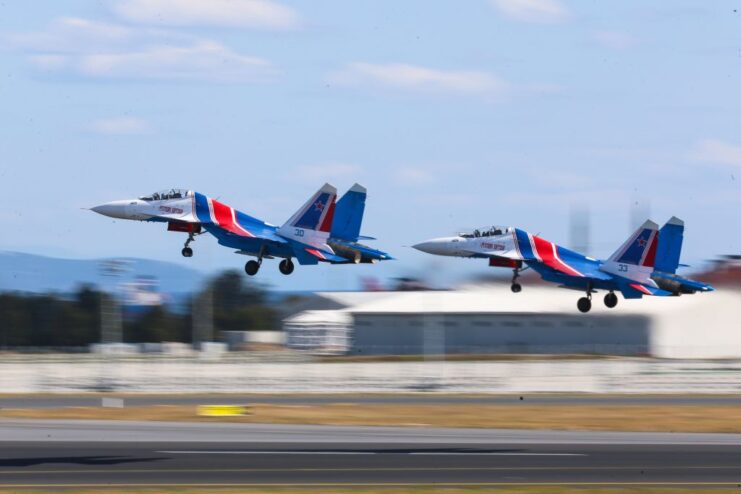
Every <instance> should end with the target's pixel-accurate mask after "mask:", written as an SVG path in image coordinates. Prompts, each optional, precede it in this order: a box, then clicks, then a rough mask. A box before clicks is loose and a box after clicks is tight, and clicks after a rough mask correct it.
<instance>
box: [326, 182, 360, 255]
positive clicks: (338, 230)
mask: <svg viewBox="0 0 741 494" xmlns="http://www.w3.org/2000/svg"><path fill="white" fill-rule="evenodd" d="M366 196H367V191H366V188H365V187H363V186H362V185H360V184H355V185H353V186H352V187H351V188H350V190H348V191H347V192H345V195H343V196H342V197H341V198H340V200H339V201H337V207H336V208H335V212H334V220H333V221H332V232H331V235H332V237H333V238H338V239H341V240H347V241H349V242H357V241H358V238H359V237H360V227H361V225H362V223H363V213H364V212H365V198H366Z"/></svg>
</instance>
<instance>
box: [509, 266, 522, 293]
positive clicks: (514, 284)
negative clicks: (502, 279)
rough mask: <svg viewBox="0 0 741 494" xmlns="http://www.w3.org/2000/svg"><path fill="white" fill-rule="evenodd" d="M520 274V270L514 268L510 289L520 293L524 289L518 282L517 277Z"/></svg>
mask: <svg viewBox="0 0 741 494" xmlns="http://www.w3.org/2000/svg"><path fill="white" fill-rule="evenodd" d="M519 276H520V270H519V269H518V268H515V269H513V270H512V286H510V289H511V290H512V293H520V292H521V291H522V285H520V284H519V283H517V278H519Z"/></svg>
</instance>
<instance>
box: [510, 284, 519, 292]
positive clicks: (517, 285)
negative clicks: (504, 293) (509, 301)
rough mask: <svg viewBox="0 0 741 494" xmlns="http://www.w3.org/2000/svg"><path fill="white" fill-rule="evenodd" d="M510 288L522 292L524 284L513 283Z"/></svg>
mask: <svg viewBox="0 0 741 494" xmlns="http://www.w3.org/2000/svg"><path fill="white" fill-rule="evenodd" d="M510 288H511V289H512V293H520V292H521V291H522V285H520V284H519V283H512V286H511V287H510Z"/></svg>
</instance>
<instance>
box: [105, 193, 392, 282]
mask: <svg viewBox="0 0 741 494" xmlns="http://www.w3.org/2000/svg"><path fill="white" fill-rule="evenodd" d="M336 198H337V189H336V188H335V187H333V186H332V185H330V184H324V185H323V186H322V187H321V188H320V189H319V190H318V191H317V192H316V193H315V194H314V195H313V196H311V198H310V199H309V200H308V201H306V203H305V204H304V205H303V206H301V208H300V209H299V210H298V211H296V213H295V214H294V215H293V216H291V218H290V219H289V220H288V221H286V222H285V223H284V224H283V225H282V226H280V227H279V226H275V225H271V224H270V223H266V222H264V221H262V220H259V219H257V218H255V217H253V216H250V215H248V214H245V213H243V212H241V211H238V210H236V209H234V208H233V207H231V206H228V205H226V204H224V203H222V202H220V201H218V200H216V199H214V198H211V197H208V196H206V195H204V194H201V193H199V192H195V191H192V190H183V189H169V190H165V191H162V192H156V193H154V194H151V195H148V196H143V197H139V198H138V199H127V200H122V201H113V202H108V203H106V204H101V205H100V206H96V207H94V208H91V209H92V210H93V211H95V212H96V213H99V214H102V215H105V216H110V217H113V218H120V219H127V220H140V221H150V222H159V223H166V224H167V229H168V230H169V231H175V232H183V233H187V234H188V239H187V240H186V242H185V246H184V247H183V250H182V255H183V256H185V257H192V256H193V249H192V248H191V247H190V244H191V242H193V241H194V240H195V237H196V236H197V235H200V234H202V233H206V232H208V233H210V234H211V235H213V236H214V237H216V239H217V241H218V242H219V244H221V245H224V246H226V247H230V248H232V249H235V250H236V252H237V253H238V254H245V255H248V256H253V257H256V258H257V259H256V260H250V261H248V262H247V263H246V264H245V267H244V269H245V272H246V273H247V274H248V275H250V276H253V275H255V274H257V272H258V271H259V269H260V266H261V265H262V261H263V259H273V258H281V259H282V260H281V262H280V263H279V265H278V268H279V269H280V272H281V273H283V274H286V275H288V274H291V273H292V272H293V270H294V263H293V259H296V261H298V263H299V264H302V265H303V264H318V263H320V262H326V263H330V264H358V263H375V262H378V261H384V260H389V259H393V258H392V257H391V256H390V255H389V254H387V253H385V252H382V251H380V250H377V249H373V248H371V247H368V246H366V245H363V244H360V243H359V240H362V239H366V240H369V239H371V237H363V236H361V235H360V226H361V223H362V219H363V213H364V210H365V199H366V189H365V188H364V187H362V186H360V185H358V184H355V185H354V186H353V187H352V188H351V189H350V190H349V191H348V192H347V193H346V194H345V195H344V196H343V197H342V198H341V199H340V200H339V201H337V202H336Z"/></svg>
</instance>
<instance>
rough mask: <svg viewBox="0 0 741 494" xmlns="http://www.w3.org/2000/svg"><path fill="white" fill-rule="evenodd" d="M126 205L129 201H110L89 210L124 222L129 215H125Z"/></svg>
mask: <svg viewBox="0 0 741 494" xmlns="http://www.w3.org/2000/svg"><path fill="white" fill-rule="evenodd" d="M128 204H129V201H112V202H107V203H105V204H101V205H100V206H95V207H94V208H90V209H91V210H92V211H95V212H96V213H98V214H102V215H103V216H110V217H111V218H121V219H124V220H125V219H128V218H129V215H127V214H126V206H127V205H128Z"/></svg>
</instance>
